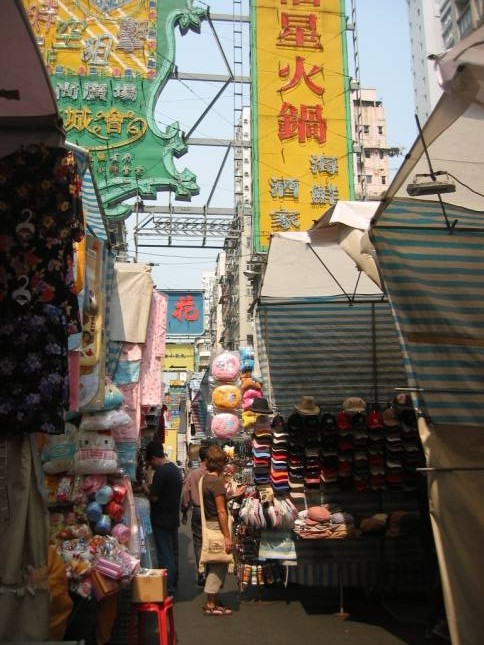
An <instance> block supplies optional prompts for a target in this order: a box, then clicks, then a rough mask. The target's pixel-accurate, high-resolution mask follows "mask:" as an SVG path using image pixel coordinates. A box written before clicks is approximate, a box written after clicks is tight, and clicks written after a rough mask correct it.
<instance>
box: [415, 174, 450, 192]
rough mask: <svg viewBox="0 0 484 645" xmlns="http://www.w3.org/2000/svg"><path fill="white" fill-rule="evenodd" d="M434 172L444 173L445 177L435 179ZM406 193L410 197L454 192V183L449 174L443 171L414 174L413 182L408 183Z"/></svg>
mask: <svg viewBox="0 0 484 645" xmlns="http://www.w3.org/2000/svg"><path fill="white" fill-rule="evenodd" d="M436 174H439V176H441V175H444V176H445V177H446V179H443V180H442V179H436V178H435V177H436ZM407 193H408V194H409V195H410V196H411V197H421V196H424V195H441V194H443V193H455V183H454V182H453V181H451V179H450V177H449V175H448V174H447V173H444V172H440V173H434V174H433V175H431V174H426V175H415V177H414V178H413V183H411V184H408V186H407Z"/></svg>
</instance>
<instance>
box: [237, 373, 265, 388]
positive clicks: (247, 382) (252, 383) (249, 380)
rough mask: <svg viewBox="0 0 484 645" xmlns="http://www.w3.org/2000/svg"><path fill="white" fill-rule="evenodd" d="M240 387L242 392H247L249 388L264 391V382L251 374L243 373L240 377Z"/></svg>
mask: <svg viewBox="0 0 484 645" xmlns="http://www.w3.org/2000/svg"><path fill="white" fill-rule="evenodd" d="M240 389H241V390H242V392H246V391H247V390H260V391H262V383H261V382H260V381H256V380H255V379H254V378H253V377H252V376H251V375H250V374H243V375H242V376H241V377H240Z"/></svg>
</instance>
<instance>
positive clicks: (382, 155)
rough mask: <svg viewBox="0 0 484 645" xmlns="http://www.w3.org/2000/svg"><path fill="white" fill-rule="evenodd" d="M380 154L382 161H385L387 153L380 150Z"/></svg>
mask: <svg viewBox="0 0 484 645" xmlns="http://www.w3.org/2000/svg"><path fill="white" fill-rule="evenodd" d="M379 153H380V159H385V151H384V150H379Z"/></svg>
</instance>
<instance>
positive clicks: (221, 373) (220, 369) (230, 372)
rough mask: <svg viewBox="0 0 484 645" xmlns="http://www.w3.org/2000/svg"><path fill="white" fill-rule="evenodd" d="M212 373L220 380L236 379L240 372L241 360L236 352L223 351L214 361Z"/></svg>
mask: <svg viewBox="0 0 484 645" xmlns="http://www.w3.org/2000/svg"><path fill="white" fill-rule="evenodd" d="M211 371H212V375H213V376H214V378H216V379H217V380H218V381H229V382H230V381H235V379H236V378H237V377H238V375H239V372H240V360H239V357H238V355H237V354H236V353H235V352H229V351H227V350H225V351H223V352H222V353H221V354H219V355H218V356H216V357H215V358H214V359H213V361H212V370H211Z"/></svg>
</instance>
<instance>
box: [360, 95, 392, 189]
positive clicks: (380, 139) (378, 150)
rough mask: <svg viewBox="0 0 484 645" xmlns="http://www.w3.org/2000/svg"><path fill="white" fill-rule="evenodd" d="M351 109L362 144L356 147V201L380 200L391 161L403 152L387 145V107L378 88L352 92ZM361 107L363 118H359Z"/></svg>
mask: <svg viewBox="0 0 484 645" xmlns="http://www.w3.org/2000/svg"><path fill="white" fill-rule="evenodd" d="M351 108H352V109H351V119H352V131H353V132H354V136H355V142H357V141H358V139H359V140H360V141H361V143H362V145H361V146H360V145H359V144H358V143H356V145H355V146H354V150H355V154H354V176H355V196H356V199H357V200H363V199H380V198H381V196H382V195H383V193H384V192H385V191H386V189H387V188H388V184H389V183H390V180H389V172H390V163H389V160H390V158H391V157H395V156H397V155H399V154H401V150H400V148H389V147H388V143H387V123H386V119H385V110H384V107H383V104H382V102H381V100H379V99H378V98H377V94H376V90H374V89H363V88H362V89H361V90H359V91H358V92H352V97H351ZM358 110H359V111H360V118H359V119H358V120H357V119H356V118H355V117H356V113H357V111H358ZM357 123H360V124H361V126H360V127H361V128H362V132H361V133H360V136H358V133H357V132H356V129H357V128H358V125H357ZM362 174H364V177H362ZM363 187H364V188H363Z"/></svg>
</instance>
